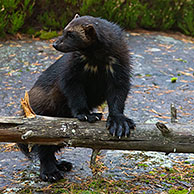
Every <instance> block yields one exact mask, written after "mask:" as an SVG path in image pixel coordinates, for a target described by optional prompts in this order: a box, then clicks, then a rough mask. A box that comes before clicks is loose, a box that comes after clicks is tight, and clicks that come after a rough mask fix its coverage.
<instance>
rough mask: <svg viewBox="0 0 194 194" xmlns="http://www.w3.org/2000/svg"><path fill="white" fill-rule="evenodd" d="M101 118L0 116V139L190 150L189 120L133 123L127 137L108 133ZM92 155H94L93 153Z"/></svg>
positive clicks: (193, 134)
mask: <svg viewBox="0 0 194 194" xmlns="http://www.w3.org/2000/svg"><path fill="white" fill-rule="evenodd" d="M105 126H106V124H105V121H100V122H96V123H87V122H79V121H78V120H77V119H70V118H54V117H42V116H37V117H36V118H33V119H27V118H23V117H1V118H0V142H18V143H19V142H20V143H34V144H52V145H64V146H72V147H88V148H92V149H94V150H100V149H115V150H116V149H117V150H144V151H162V152H166V153H170V152H183V153H194V125H193V124H178V123H173V124H167V125H164V124H162V123H157V124H156V125H155V124H137V128H136V130H134V131H132V132H131V136H130V137H129V138H124V137H123V138H122V139H118V138H117V137H112V136H111V135H110V134H109V132H108V130H107V129H106V127H105ZM94 157H95V156H94Z"/></svg>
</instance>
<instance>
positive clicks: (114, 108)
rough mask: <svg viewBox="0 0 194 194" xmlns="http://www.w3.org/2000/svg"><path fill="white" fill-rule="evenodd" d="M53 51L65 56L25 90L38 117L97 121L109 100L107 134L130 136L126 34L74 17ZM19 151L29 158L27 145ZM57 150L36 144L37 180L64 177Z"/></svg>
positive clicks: (111, 25)
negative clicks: (127, 110)
mask: <svg viewBox="0 0 194 194" xmlns="http://www.w3.org/2000/svg"><path fill="white" fill-rule="evenodd" d="M53 47H54V48H55V49H56V50H58V51H60V52H63V53H64V55H63V56H62V57H61V58H60V59H58V60H57V61H56V62H55V63H54V64H52V65H51V66H50V67H49V68H48V69H46V70H45V71H44V72H43V73H42V74H41V75H40V77H39V78H38V80H37V81H36V83H35V84H34V86H33V87H32V89H31V90H30V91H29V101H30V105H31V107H32V109H33V111H34V112H35V113H36V114H37V115H45V116H53V117H69V118H71V117H74V118H77V119H78V120H80V121H87V122H90V123H92V122H96V121H99V120H101V118H102V114H101V113H95V112H93V109H94V108H96V107H98V106H99V105H101V104H102V103H104V102H105V101H107V104H108V111H109V114H108V118H107V123H106V126H107V129H108V130H109V132H110V134H111V135H113V136H117V137H118V138H121V137H128V136H129V135H130V131H131V130H133V129H134V128H135V124H134V122H133V120H132V119H130V118H127V117H126V116H125V115H124V113H123V112H124V107H125V100H126V98H127V95H128V92H129V89H130V79H131V76H132V75H131V69H132V64H131V62H130V56H129V50H128V46H127V42H126V38H125V32H124V31H123V30H122V29H121V28H120V27H119V26H118V25H116V24H114V23H111V22H108V21H107V20H104V19H101V18H96V17H92V16H81V17H80V16H79V15H78V14H76V15H75V17H74V18H73V20H72V21H71V22H70V23H69V24H68V25H67V26H66V27H65V28H64V30H63V35H62V36H61V37H59V38H58V40H57V41H56V42H54V44H53ZM19 147H20V149H21V150H22V151H23V152H24V153H25V154H26V155H28V156H30V152H29V150H28V148H27V145H25V144H19ZM60 148H61V147H60V146H55V145H35V146H34V149H32V150H36V152H37V154H38V157H39V160H40V178H41V179H42V180H44V181H49V182H54V181H57V180H59V179H61V178H63V172H64V171H69V170H71V168H72V164H71V163H70V162H66V161H57V160H56V157H55V152H57V151H58V150H60Z"/></svg>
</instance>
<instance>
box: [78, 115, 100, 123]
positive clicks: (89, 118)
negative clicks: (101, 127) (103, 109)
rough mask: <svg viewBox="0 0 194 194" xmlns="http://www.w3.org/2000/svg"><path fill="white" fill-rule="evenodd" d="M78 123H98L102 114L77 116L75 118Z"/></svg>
mask: <svg viewBox="0 0 194 194" xmlns="http://www.w3.org/2000/svg"><path fill="white" fill-rule="evenodd" d="M76 117H77V118H78V119H79V120H80V121H88V122H89V123H94V122H96V121H100V120H101V118H102V113H89V114H84V113H83V114H77V116H76Z"/></svg>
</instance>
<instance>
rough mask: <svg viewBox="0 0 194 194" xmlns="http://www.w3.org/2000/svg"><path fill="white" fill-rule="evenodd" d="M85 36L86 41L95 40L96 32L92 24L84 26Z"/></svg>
mask: <svg viewBox="0 0 194 194" xmlns="http://www.w3.org/2000/svg"><path fill="white" fill-rule="evenodd" d="M84 30H85V35H86V37H87V38H88V39H95V38H96V30H95V29H94V26H93V25H92V24H88V25H87V26H84Z"/></svg>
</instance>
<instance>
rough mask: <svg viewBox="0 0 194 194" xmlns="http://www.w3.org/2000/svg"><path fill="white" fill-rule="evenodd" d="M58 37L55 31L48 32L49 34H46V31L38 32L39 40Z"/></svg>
mask: <svg viewBox="0 0 194 194" xmlns="http://www.w3.org/2000/svg"><path fill="white" fill-rule="evenodd" d="M56 36H58V33H57V32H56V31H50V32H46V31H40V36H39V37H40V39H42V40H49V39H51V38H54V37H56Z"/></svg>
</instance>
